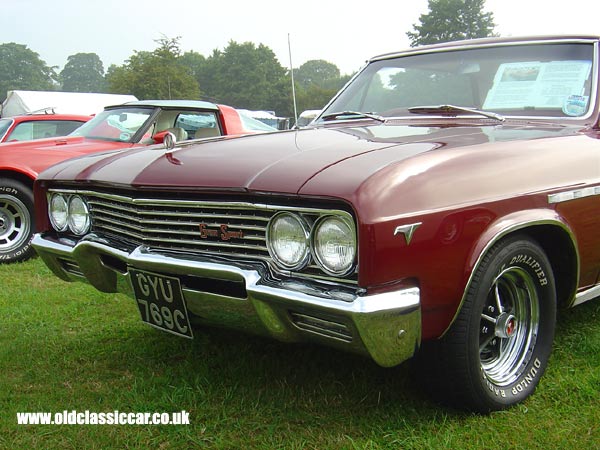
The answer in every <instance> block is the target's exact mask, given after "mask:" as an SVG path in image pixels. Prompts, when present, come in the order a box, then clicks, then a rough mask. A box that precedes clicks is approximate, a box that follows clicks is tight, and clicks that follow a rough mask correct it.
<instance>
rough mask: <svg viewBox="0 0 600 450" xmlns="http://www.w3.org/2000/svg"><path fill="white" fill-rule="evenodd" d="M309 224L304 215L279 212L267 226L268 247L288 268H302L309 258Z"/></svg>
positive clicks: (280, 264) (285, 267) (282, 265)
mask: <svg viewBox="0 0 600 450" xmlns="http://www.w3.org/2000/svg"><path fill="white" fill-rule="evenodd" d="M308 238H309V232H308V226H307V224H306V222H305V221H304V219H302V217H300V216H298V215H296V214H291V213H287V212H284V213H279V214H277V215H275V216H273V218H272V219H271V221H270V222H269V225H268V227H267V248H268V249H269V254H270V255H271V258H273V259H274V260H275V262H276V263H277V264H278V265H279V266H281V267H283V268H284V269H288V270H295V269H300V268H302V267H303V266H305V265H306V263H307V262H308V258H309V252H308V250H309V245H308Z"/></svg>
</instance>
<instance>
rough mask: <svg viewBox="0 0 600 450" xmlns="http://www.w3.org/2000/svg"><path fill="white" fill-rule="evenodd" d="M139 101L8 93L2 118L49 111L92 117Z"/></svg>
mask: <svg viewBox="0 0 600 450" xmlns="http://www.w3.org/2000/svg"><path fill="white" fill-rule="evenodd" d="M134 100H137V98H136V97H134V96H133V95H116V94H94V93H81V92H53V91H8V93H7V95H6V100H4V102H3V103H2V112H1V116H2V117H10V116H18V115H20V114H30V113H33V112H36V111H43V110H49V111H54V112H55V113H56V114H82V115H86V116H91V115H92V114H97V113H99V112H100V111H102V110H103V109H104V107H105V106H110V105H120V104H121V103H125V102H130V101H134Z"/></svg>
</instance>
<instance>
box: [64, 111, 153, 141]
mask: <svg viewBox="0 0 600 450" xmlns="http://www.w3.org/2000/svg"><path fill="white" fill-rule="evenodd" d="M153 112H154V108H136V107H123V108H115V109H109V110H105V111H102V112H101V113H99V114H98V115H96V116H95V117H94V118H93V119H91V120H90V121H89V122H86V123H85V124H83V125H82V126H81V127H79V128H78V129H77V130H75V131H74V132H73V133H71V134H70V136H84V137H86V138H89V139H102V140H105V141H115V142H133V138H134V136H135V135H136V133H137V132H138V130H139V129H140V128H141V127H142V125H144V123H145V122H146V121H147V120H148V118H149V117H150V115H151V114H152V113H153Z"/></svg>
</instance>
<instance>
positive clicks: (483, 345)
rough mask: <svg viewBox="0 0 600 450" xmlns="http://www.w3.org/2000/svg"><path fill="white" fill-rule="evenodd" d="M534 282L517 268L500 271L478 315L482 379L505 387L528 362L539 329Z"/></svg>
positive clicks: (518, 374)
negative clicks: (484, 376)
mask: <svg viewBox="0 0 600 450" xmlns="http://www.w3.org/2000/svg"><path fill="white" fill-rule="evenodd" d="M539 303H540V302H539V297H538V292H537V289H536V286H535V280H534V279H533V277H532V276H531V275H530V273H529V272H527V271H526V270H524V269H523V268H521V267H517V266H512V267H508V268H506V269H504V270H503V271H502V272H501V273H500V274H499V275H498V276H497V277H496V278H495V280H494V282H493V283H492V286H491V288H490V290H489V293H488V296H487V299H486V302H485V304H484V307H483V311H482V313H481V321H480V328H479V358H480V361H481V367H482V369H483V372H484V373H485V375H486V377H487V378H488V379H489V380H490V381H491V382H493V383H494V384H496V385H499V386H506V385H509V384H511V383H513V382H514V381H516V380H517V378H519V376H520V374H521V373H522V372H523V371H524V370H525V367H526V366H527V364H528V362H529V361H530V359H531V353H532V351H533V348H534V346H535V341H536V339H537V334H538V328H539Z"/></svg>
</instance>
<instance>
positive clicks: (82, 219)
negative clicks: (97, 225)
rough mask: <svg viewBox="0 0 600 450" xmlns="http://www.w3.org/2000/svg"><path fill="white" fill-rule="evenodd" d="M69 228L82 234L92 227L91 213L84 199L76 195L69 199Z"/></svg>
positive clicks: (75, 232)
mask: <svg viewBox="0 0 600 450" xmlns="http://www.w3.org/2000/svg"><path fill="white" fill-rule="evenodd" d="M68 223H69V230H71V231H72V232H73V233H74V234H77V235H82V234H85V233H87V232H88V231H89V229H90V213H89V211H88V208H87V205H86V204H85V202H84V201H83V199H82V198H81V197H79V196H77V195H74V196H73V197H71V198H70V199H69V219H68Z"/></svg>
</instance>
